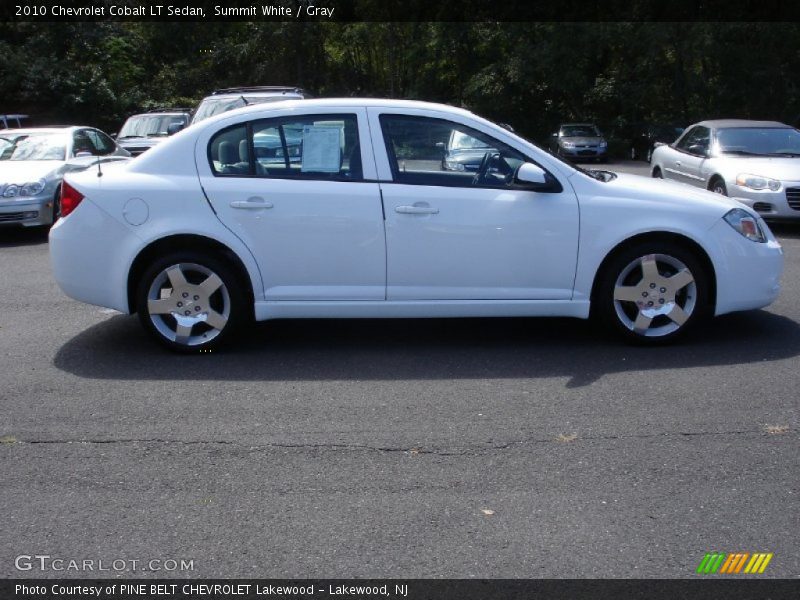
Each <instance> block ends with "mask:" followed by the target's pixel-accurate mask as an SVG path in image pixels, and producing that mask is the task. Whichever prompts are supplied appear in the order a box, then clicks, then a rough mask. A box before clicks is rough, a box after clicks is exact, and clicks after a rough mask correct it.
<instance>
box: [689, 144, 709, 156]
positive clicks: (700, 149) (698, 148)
mask: <svg viewBox="0 0 800 600" xmlns="http://www.w3.org/2000/svg"><path fill="white" fill-rule="evenodd" d="M687 150H688V151H689V152H691V153H692V154H696V155H697V156H708V146H704V145H703V144H692V145H691V146H689V147H688V148H687Z"/></svg>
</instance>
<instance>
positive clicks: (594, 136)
mask: <svg viewBox="0 0 800 600" xmlns="http://www.w3.org/2000/svg"><path fill="white" fill-rule="evenodd" d="M551 150H552V151H553V152H554V153H555V154H556V155H558V156H560V157H562V158H569V159H572V160H578V159H580V160H596V161H603V162H604V161H606V160H608V142H607V141H606V139H605V138H604V137H603V134H602V133H600V130H599V129H598V128H597V126H596V125H594V124H592V123H564V124H563V125H561V127H559V128H558V132H557V133H554V134H553V135H552V143H551Z"/></svg>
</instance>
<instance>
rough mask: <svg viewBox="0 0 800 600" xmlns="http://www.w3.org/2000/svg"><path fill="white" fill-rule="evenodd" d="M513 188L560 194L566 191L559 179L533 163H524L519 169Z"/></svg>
mask: <svg viewBox="0 0 800 600" xmlns="http://www.w3.org/2000/svg"><path fill="white" fill-rule="evenodd" d="M511 187H512V188H514V187H515V188H517V189H520V190H528V191H531V192H542V193H558V192H560V191H562V190H563V189H564V188H563V187H561V184H560V183H559V182H558V179H556V178H555V177H553V176H552V175H550V174H549V173H548V172H547V171H545V170H544V169H542V167H540V166H538V165H534V164H533V163H522V164H521V165H520V166H519V167H517V170H516V172H515V173H514V181H513V183H512V186H511Z"/></svg>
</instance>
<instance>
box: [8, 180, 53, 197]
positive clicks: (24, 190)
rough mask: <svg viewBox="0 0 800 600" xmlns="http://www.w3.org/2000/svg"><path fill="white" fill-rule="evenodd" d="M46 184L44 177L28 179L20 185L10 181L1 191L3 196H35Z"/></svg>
mask: <svg viewBox="0 0 800 600" xmlns="http://www.w3.org/2000/svg"><path fill="white" fill-rule="evenodd" d="M46 184H47V182H46V181H45V180H44V179H39V180H38V181H29V182H28V183H23V184H22V185H17V184H16V183H11V184H9V185H8V186H6V189H5V190H4V191H3V197H4V198H14V197H16V196H35V195H36V194H38V193H39V192H41V191H42V190H43V189H44V186H45V185H46Z"/></svg>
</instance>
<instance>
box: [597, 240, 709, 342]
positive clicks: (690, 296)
mask: <svg viewBox="0 0 800 600" xmlns="http://www.w3.org/2000/svg"><path fill="white" fill-rule="evenodd" d="M592 304H593V310H594V311H595V314H597V316H599V317H600V318H601V320H602V321H604V322H605V324H606V326H608V327H609V328H610V329H611V330H612V331H614V332H616V333H617V334H619V335H621V336H622V337H623V338H625V339H626V340H628V341H631V342H634V343H639V344H648V345H654V344H662V343H667V342H670V341H673V340H675V339H676V338H678V337H680V336H682V335H684V334H685V333H686V332H687V331H689V330H691V329H692V328H693V327H694V325H695V324H696V323H697V322H698V321H700V320H702V319H703V318H704V317H705V316H706V315H707V314H708V313H709V283H708V276H707V274H706V273H705V269H704V268H703V267H702V265H701V264H700V262H699V261H698V260H697V258H696V257H695V256H694V254H693V253H692V252H690V251H688V250H686V249H685V248H683V247H682V246H680V245H677V244H671V243H652V244H642V245H637V246H635V247H631V248H628V249H626V250H624V251H622V252H620V253H618V254H617V255H616V256H615V257H613V258H612V259H611V260H610V261H609V262H608V263H607V265H606V266H605V268H604V270H603V272H602V273H601V274H600V279H599V281H598V286H597V288H596V293H595V296H594V298H593V300H592Z"/></svg>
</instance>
